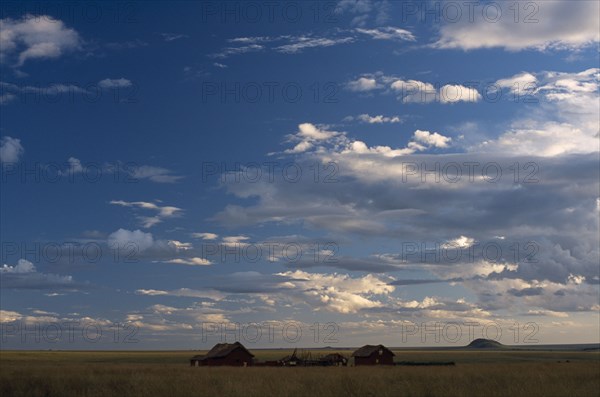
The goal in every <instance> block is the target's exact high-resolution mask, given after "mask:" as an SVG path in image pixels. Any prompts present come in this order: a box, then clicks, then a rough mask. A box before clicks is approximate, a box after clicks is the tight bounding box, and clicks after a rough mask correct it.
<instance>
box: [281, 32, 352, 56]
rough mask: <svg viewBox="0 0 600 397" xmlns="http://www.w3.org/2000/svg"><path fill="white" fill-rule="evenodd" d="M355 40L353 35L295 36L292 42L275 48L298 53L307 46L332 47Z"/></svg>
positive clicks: (289, 52) (288, 52)
mask: <svg viewBox="0 0 600 397" xmlns="http://www.w3.org/2000/svg"><path fill="white" fill-rule="evenodd" d="M353 41H354V38H353V37H340V38H327V37H311V36H298V37H294V38H293V40H292V42H291V43H289V44H284V45H281V46H279V47H275V50H276V51H279V52H283V53H286V54H296V53H299V52H301V51H302V50H304V49H306V48H315V47H331V46H334V45H338V44H345V43H351V42H353Z"/></svg>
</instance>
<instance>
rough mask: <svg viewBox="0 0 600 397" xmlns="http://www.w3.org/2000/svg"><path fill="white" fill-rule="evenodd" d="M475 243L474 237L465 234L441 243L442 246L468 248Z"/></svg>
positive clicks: (446, 247)
mask: <svg viewBox="0 0 600 397" xmlns="http://www.w3.org/2000/svg"><path fill="white" fill-rule="evenodd" d="M473 244H475V239H474V238H472V237H467V236H460V237H457V238H455V239H452V240H448V241H447V242H445V243H444V244H442V248H445V249H452V248H469V247H471V246H473Z"/></svg>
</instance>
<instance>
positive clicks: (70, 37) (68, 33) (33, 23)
mask: <svg viewBox="0 0 600 397" xmlns="http://www.w3.org/2000/svg"><path fill="white" fill-rule="evenodd" d="M80 46H81V38H80V37H79V34H78V33H77V32H76V31H75V30H73V29H70V28H67V27H66V26H65V24H64V23H63V22H62V21H60V20H57V19H54V18H52V17H50V16H48V15H41V16H33V15H25V16H23V17H22V18H21V19H19V20H14V19H11V18H5V19H2V20H0V59H1V60H2V61H4V60H5V59H6V58H8V57H12V56H16V58H17V61H16V64H15V66H22V65H23V64H24V63H25V62H26V61H28V60H32V59H52V58H59V57H60V56H62V55H63V54H65V53H67V52H70V51H75V50H77V49H79V48H80Z"/></svg>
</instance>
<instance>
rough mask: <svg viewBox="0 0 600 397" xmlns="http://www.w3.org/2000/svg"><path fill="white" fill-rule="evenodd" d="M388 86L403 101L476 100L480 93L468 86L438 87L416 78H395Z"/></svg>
mask: <svg viewBox="0 0 600 397" xmlns="http://www.w3.org/2000/svg"><path fill="white" fill-rule="evenodd" d="M390 88H391V89H392V90H393V91H395V92H397V93H398V94H399V99H401V100H402V102H404V103H428V102H434V101H436V102H440V103H444V104H448V103H456V102H477V101H479V100H481V98H482V97H481V94H479V92H478V91H477V90H476V89H474V88H470V87H465V86H463V85H460V84H446V85H443V86H442V87H440V88H439V90H438V89H436V88H435V86H434V85H433V84H431V83H427V82H423V81H418V80H396V81H394V82H393V83H392V84H391V85H390Z"/></svg>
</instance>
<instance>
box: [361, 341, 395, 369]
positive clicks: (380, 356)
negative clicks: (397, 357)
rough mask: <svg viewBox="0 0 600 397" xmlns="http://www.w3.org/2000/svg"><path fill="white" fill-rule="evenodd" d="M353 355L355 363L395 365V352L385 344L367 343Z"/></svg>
mask: <svg viewBox="0 0 600 397" xmlns="http://www.w3.org/2000/svg"><path fill="white" fill-rule="evenodd" d="M352 357H354V365H394V353H393V352H392V351H391V350H390V349H388V348H387V347H385V346H383V345H375V346H374V345H365V346H363V347H361V348H360V349H358V350H357V351H355V352H354V353H352Z"/></svg>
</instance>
